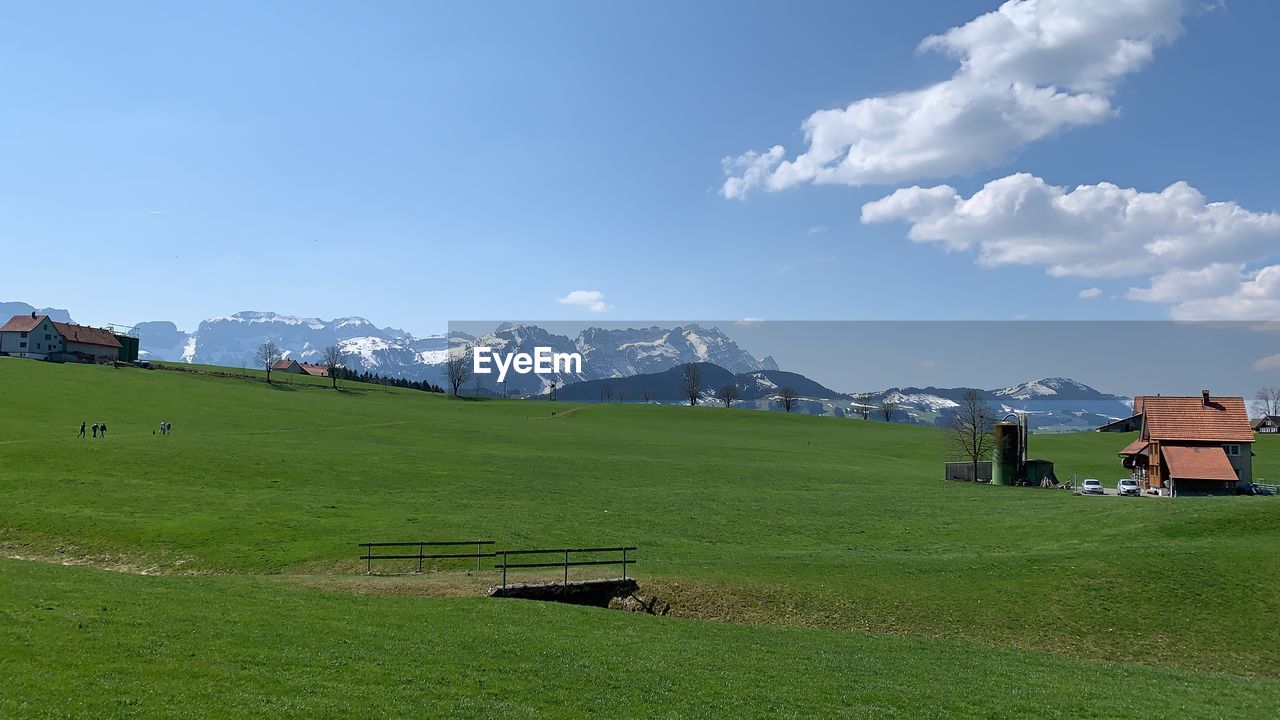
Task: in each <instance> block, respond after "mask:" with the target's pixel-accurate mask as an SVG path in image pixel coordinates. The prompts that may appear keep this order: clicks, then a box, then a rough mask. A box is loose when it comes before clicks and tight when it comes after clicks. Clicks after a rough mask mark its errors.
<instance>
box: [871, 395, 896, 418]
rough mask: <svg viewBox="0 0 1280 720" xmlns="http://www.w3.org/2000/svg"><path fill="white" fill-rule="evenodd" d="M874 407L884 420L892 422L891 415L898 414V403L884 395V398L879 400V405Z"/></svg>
mask: <svg viewBox="0 0 1280 720" xmlns="http://www.w3.org/2000/svg"><path fill="white" fill-rule="evenodd" d="M876 409H877V410H878V411H879V412H880V417H882V418H884V421H885V422H893V416H894V415H897V414H898V403H897V401H895V400H890V399H889V397H888V396H885V399H883V400H881V401H880V406H879V407H878V408H876Z"/></svg>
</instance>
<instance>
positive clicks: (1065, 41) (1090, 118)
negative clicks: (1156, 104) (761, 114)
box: [720, 0, 1189, 199]
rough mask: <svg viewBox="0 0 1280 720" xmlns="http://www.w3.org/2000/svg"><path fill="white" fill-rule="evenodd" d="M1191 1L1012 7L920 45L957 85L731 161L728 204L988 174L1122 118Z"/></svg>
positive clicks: (822, 122)
mask: <svg viewBox="0 0 1280 720" xmlns="http://www.w3.org/2000/svg"><path fill="white" fill-rule="evenodd" d="M1188 4H1189V3H1188V0H1084V1H1081V0H1009V1H1008V2H1006V3H1004V4H1003V5H1001V6H1000V7H999V9H997V10H994V11H992V12H989V13H986V14H985V15H981V16H979V17H977V18H974V19H973V20H971V21H969V22H968V23H966V24H964V25H961V26H959V27H954V28H951V29H950V30H947V31H946V32H944V33H942V34H940V35H933V36H930V37H927V38H925V39H924V41H923V42H921V43H920V50H921V51H937V52H942V53H946V54H948V55H950V56H952V57H955V58H956V59H957V60H958V61H959V63H960V67H959V69H957V70H956V72H955V74H953V75H952V76H951V77H950V78H949V79H947V80H944V81H942V82H939V83H937V84H934V85H930V86H928V87H924V88H920V89H916V90H910V91H907V92H902V93H897V94H893V95H884V96H876V97H869V98H863V99H861V100H857V101H854V102H852V103H850V104H849V105H848V106H846V107H843V108H835V109H828V110H819V111H817V112H815V113H813V114H812V115H810V116H809V117H808V118H807V119H806V120H805V121H804V122H803V123H802V125H801V127H802V129H803V130H804V137H805V142H806V143H807V147H806V148H805V149H804V151H803V152H801V153H800V154H799V155H797V156H796V157H795V158H793V159H790V160H787V159H784V157H785V154H786V152H785V150H784V148H783V147H782V146H781V145H775V146H773V147H771V148H770V149H769V150H767V151H765V152H763V153H761V152H756V151H748V152H745V153H743V154H742V155H739V156H738V157H731V158H725V159H724V161H723V166H724V171H725V174H726V175H727V178H726V179H725V181H724V184H723V185H722V186H721V188H720V193H721V194H722V195H723V196H724V197H726V198H729V199H741V198H743V197H745V196H746V195H747V193H749V192H750V191H751V190H753V189H755V188H758V187H763V188H764V189H766V190H781V189H783V188H786V187H790V186H792V185H796V184H799V183H805V182H813V183H832V184H844V185H867V184H891V183H899V182H911V181H914V180H920V179H925V178H939V177H948V176H951V175H956V174H960V173H966V172H971V171H973V170H976V169H979V168H983V167H990V166H992V165H995V164H998V163H1000V162H1001V161H1003V160H1005V159H1006V158H1008V157H1009V156H1010V155H1011V154H1012V153H1013V152H1014V151H1016V150H1017V149H1019V148H1021V147H1023V146H1024V145H1027V144H1029V143H1031V142H1034V141H1036V140H1039V139H1041V138H1044V137H1046V136H1048V135H1050V134H1052V133H1054V132H1056V131H1058V130H1062V129H1064V128H1069V127H1073V126H1081V125H1092V124H1095V123H1099V122H1101V121H1103V120H1105V119H1107V118H1109V117H1111V116H1112V115H1113V114H1114V113H1115V109H1114V107H1113V106H1112V104H1111V96H1112V94H1113V93H1114V87H1115V83H1116V81H1117V80H1118V79H1120V78H1121V77H1123V76H1125V75H1127V74H1129V73H1132V72H1134V71H1136V70H1138V69H1139V68H1141V67H1142V66H1143V65H1145V64H1147V63H1148V62H1149V61H1150V60H1151V58H1152V56H1153V55H1154V53H1155V48H1156V47H1157V46H1159V45H1161V44H1164V43H1167V42H1170V41H1172V40H1173V39H1174V38H1176V37H1177V36H1178V35H1180V34H1181V32H1182V22H1181V20H1182V17H1183V15H1184V14H1185V13H1186V11H1187V9H1188Z"/></svg>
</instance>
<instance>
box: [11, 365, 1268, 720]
mask: <svg viewBox="0 0 1280 720" xmlns="http://www.w3.org/2000/svg"><path fill="white" fill-rule="evenodd" d="M232 372H233V373H237V374H238V370H235V371H232ZM0 398H3V403H4V407H5V412H4V413H3V414H0V550H2V551H3V554H4V555H7V556H9V557H10V558H22V559H25V561H24V560H3V561H0V578H2V580H0V614H3V617H4V619H5V621H6V622H5V623H4V627H3V628H0V663H4V666H5V667H4V672H3V673H0V674H3V675H5V676H7V677H13V678H16V682H11V683H5V684H0V717H8V716H10V715H13V716H17V717H23V716H49V717H61V716H65V715H80V716H110V715H113V714H114V715H118V716H134V715H139V716H178V715H183V714H184V713H185V714H186V715H193V714H194V715H200V714H218V712H219V710H220V709H222V710H225V709H226V708H227V707H231V708H236V712H237V713H238V714H243V715H262V714H273V715H292V716H314V715H320V714H327V715H330V716H334V717H350V716H353V715H386V716H399V715H404V714H409V713H410V712H415V713H417V714H423V715H428V716H430V715H440V714H462V715H468V714H470V715H481V716H484V715H494V714H511V715H516V716H525V715H540V714H541V715H548V714H549V715H556V714H565V715H596V716H604V717H611V716H623V715H627V716H657V717H661V716H671V717H677V716H706V715H721V716H751V715H760V716H764V715H783V716H786V715H794V716H809V715H813V714H817V713H819V712H821V713H824V714H825V713H831V714H836V715H849V716H866V717H885V716H894V715H897V716H901V717H918V716H924V715H936V716H954V717H1004V716H1026V715H1028V714H1031V715H1044V716H1060V717H1173V716H1179V717H1182V716H1203V717H1228V716H1230V717H1275V716H1276V715H1277V714H1278V713H1280V650H1278V648H1280V615H1278V614H1277V611H1276V610H1275V608H1276V607H1277V606H1280V563H1277V562H1276V561H1275V558H1276V556H1277V551H1278V550H1280V499H1278V498H1247V497H1241V498H1204V499H1193V498H1184V499H1178V500H1175V501H1169V500H1156V499H1150V498H1143V499H1132V498H1124V499H1122V498H1110V497H1108V498H1082V497H1076V496H1073V495H1071V494H1069V493H1066V492H1061V491H1049V490H1040V489H1025V488H998V487H988V486H977V485H967V484H951V483H946V482H944V481H943V480H942V479H941V476H942V469H941V463H942V461H943V460H944V453H943V439H942V436H941V434H940V433H939V432H938V431H935V430H931V429H926V428H917V427H908V426H901V425H886V424H883V423H876V422H863V421H856V420H846V419H835V418H820V417H808V416H799V415H796V416H788V415H783V414H778V413H766V412H752V411H726V410H723V409H719V408H684V407H656V406H634V405H627V406H622V405H608V406H572V405H566V404H562V405H560V406H555V405H551V404H545V403H534V402H519V401H512V402H503V401H481V402H475V401H455V400H448V399H446V398H442V397H440V396H436V395H432V394H429V393H422V392H416V391H401V390H395V389H387V388H382V387H369V386H359V385H349V386H348V389H346V390H344V391H342V392H333V391H332V390H328V389H325V388H323V387H319V386H316V387H312V386H303V385H279V386H268V385H267V384H265V383H263V382H259V381H252V380H242V379H234V378H224V377H213V376H208V375H201V374H194V373H180V372H173V371H166V370H153V371H145V370H137V369H112V368H106V367H87V366H76V365H62V366H58V365H47V364H40V363H34V362H28V361H18V360H0ZM553 411H555V412H557V413H558V414H557V415H556V416H554V417H553V416H552V414H551V413H552V412H553ZM82 419H83V420H88V421H89V422H90V423H92V422H93V421H95V420H106V421H107V422H108V424H109V426H110V435H109V437H108V438H106V439H105V440H98V441H94V440H78V439H76V438H75V437H74V436H75V432H76V430H77V429H78V427H79V423H80V421H81V420H82ZM163 419H167V420H169V421H171V422H172V423H173V427H174V434H173V435H172V436H169V437H163V436H158V435H154V434H153V432H152V431H153V428H155V427H157V426H158V424H159V422H160V421H161V420H163ZM1129 439H1130V438H1129V436H1124V435H1113V434H1100V433H1082V434H1074V435H1055V436H1033V437H1032V441H1031V442H1032V446H1031V454H1032V455H1033V456H1036V457H1045V458H1048V459H1051V460H1053V461H1055V463H1056V465H1057V472H1058V475H1059V476H1060V477H1065V476H1068V475H1070V474H1071V473H1077V474H1078V475H1080V476H1081V477H1086V476H1087V477H1098V478H1101V479H1103V481H1104V482H1107V483H1108V484H1110V483H1113V482H1114V480H1115V479H1117V478H1119V477H1121V475H1122V474H1123V471H1122V469H1121V468H1120V466H1119V463H1118V459H1117V457H1116V454H1115V453H1116V451H1117V450H1118V449H1119V448H1120V447H1122V446H1123V445H1124V444H1125V443H1127V442H1128V440H1129ZM1275 440H1276V439H1275V438H1263V439H1262V440H1261V441H1260V442H1259V443H1258V447H1257V448H1256V453H1257V457H1256V458H1255V472H1256V474H1257V475H1258V476H1259V477H1263V478H1268V479H1270V478H1278V477H1280V443H1278V442H1275ZM478 537H483V538H486V539H492V540H496V541H497V542H498V543H499V544H500V545H503V546H507V547H520V546H546V547H553V546H562V545H597V544H602V545H613V544H624V543H625V544H636V545H638V546H639V547H640V551H639V552H638V557H639V559H640V564H639V565H638V566H637V567H636V569H635V572H636V574H637V575H638V576H639V577H640V578H641V581H642V585H643V587H644V589H645V590H646V591H648V592H656V593H657V594H659V595H660V596H661V597H663V598H664V599H668V600H670V601H671V602H672V603H673V611H672V612H673V615H674V616H675V617H668V618H653V617H645V616H639V615H632V614H628V613H621V612H616V611H606V610H598V609H587V608H574V607H568V606H561V605H546V604H539V603H529V602H520V601H496V600H490V599H487V598H481V597H478V596H477V597H471V596H470V595H475V594H477V593H478V592H479V590H480V589H481V588H482V587H483V586H484V585H486V584H488V583H489V582H491V581H492V576H491V575H489V574H488V571H486V572H485V573H482V574H481V575H480V576H468V575H467V574H466V573H464V572H462V568H463V567H465V564H459V565H453V566H451V565H442V566H440V567H439V568H438V569H439V572H433V573H428V574H426V575H424V576H420V577H408V578H404V577H402V578H372V579H367V578H364V577H363V570H364V568H363V564H362V563H361V562H359V561H358V560H357V556H358V548H357V547H356V543H359V542H364V541H368V540H391V539H396V540H399V539H457V538H464V539H469V538H478ZM34 561H51V562H34ZM57 563H64V564H76V565H86V566H89V567H62V566H60V565H58V564H57ZM103 569H111V570H121V571H125V572H105V571H104V570H103ZM139 573H148V574H149V575H164V576H166V577H152V576H143V575H141V574H139ZM707 620H721V621H728V622H727V623H726V622H706V621H707ZM4 648H10V650H5V649H4ZM122 669H123V671H122ZM70 686H77V687H84V688H86V691H85V692H84V693H81V694H74V693H73V694H69V693H67V692H66V691H65V688H66V687H70Z"/></svg>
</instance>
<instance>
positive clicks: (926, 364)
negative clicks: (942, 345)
mask: <svg viewBox="0 0 1280 720" xmlns="http://www.w3.org/2000/svg"><path fill="white" fill-rule="evenodd" d="M920 367H922V368H924V369H926V370H928V369H930V368H935V367H938V361H937V360H921V361H920Z"/></svg>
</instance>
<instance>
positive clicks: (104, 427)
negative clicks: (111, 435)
mask: <svg viewBox="0 0 1280 720" xmlns="http://www.w3.org/2000/svg"><path fill="white" fill-rule="evenodd" d="M98 430H100V431H102V437H106V436H107V424H106V423H102V425H101V426H100V427H99V428H98Z"/></svg>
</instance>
